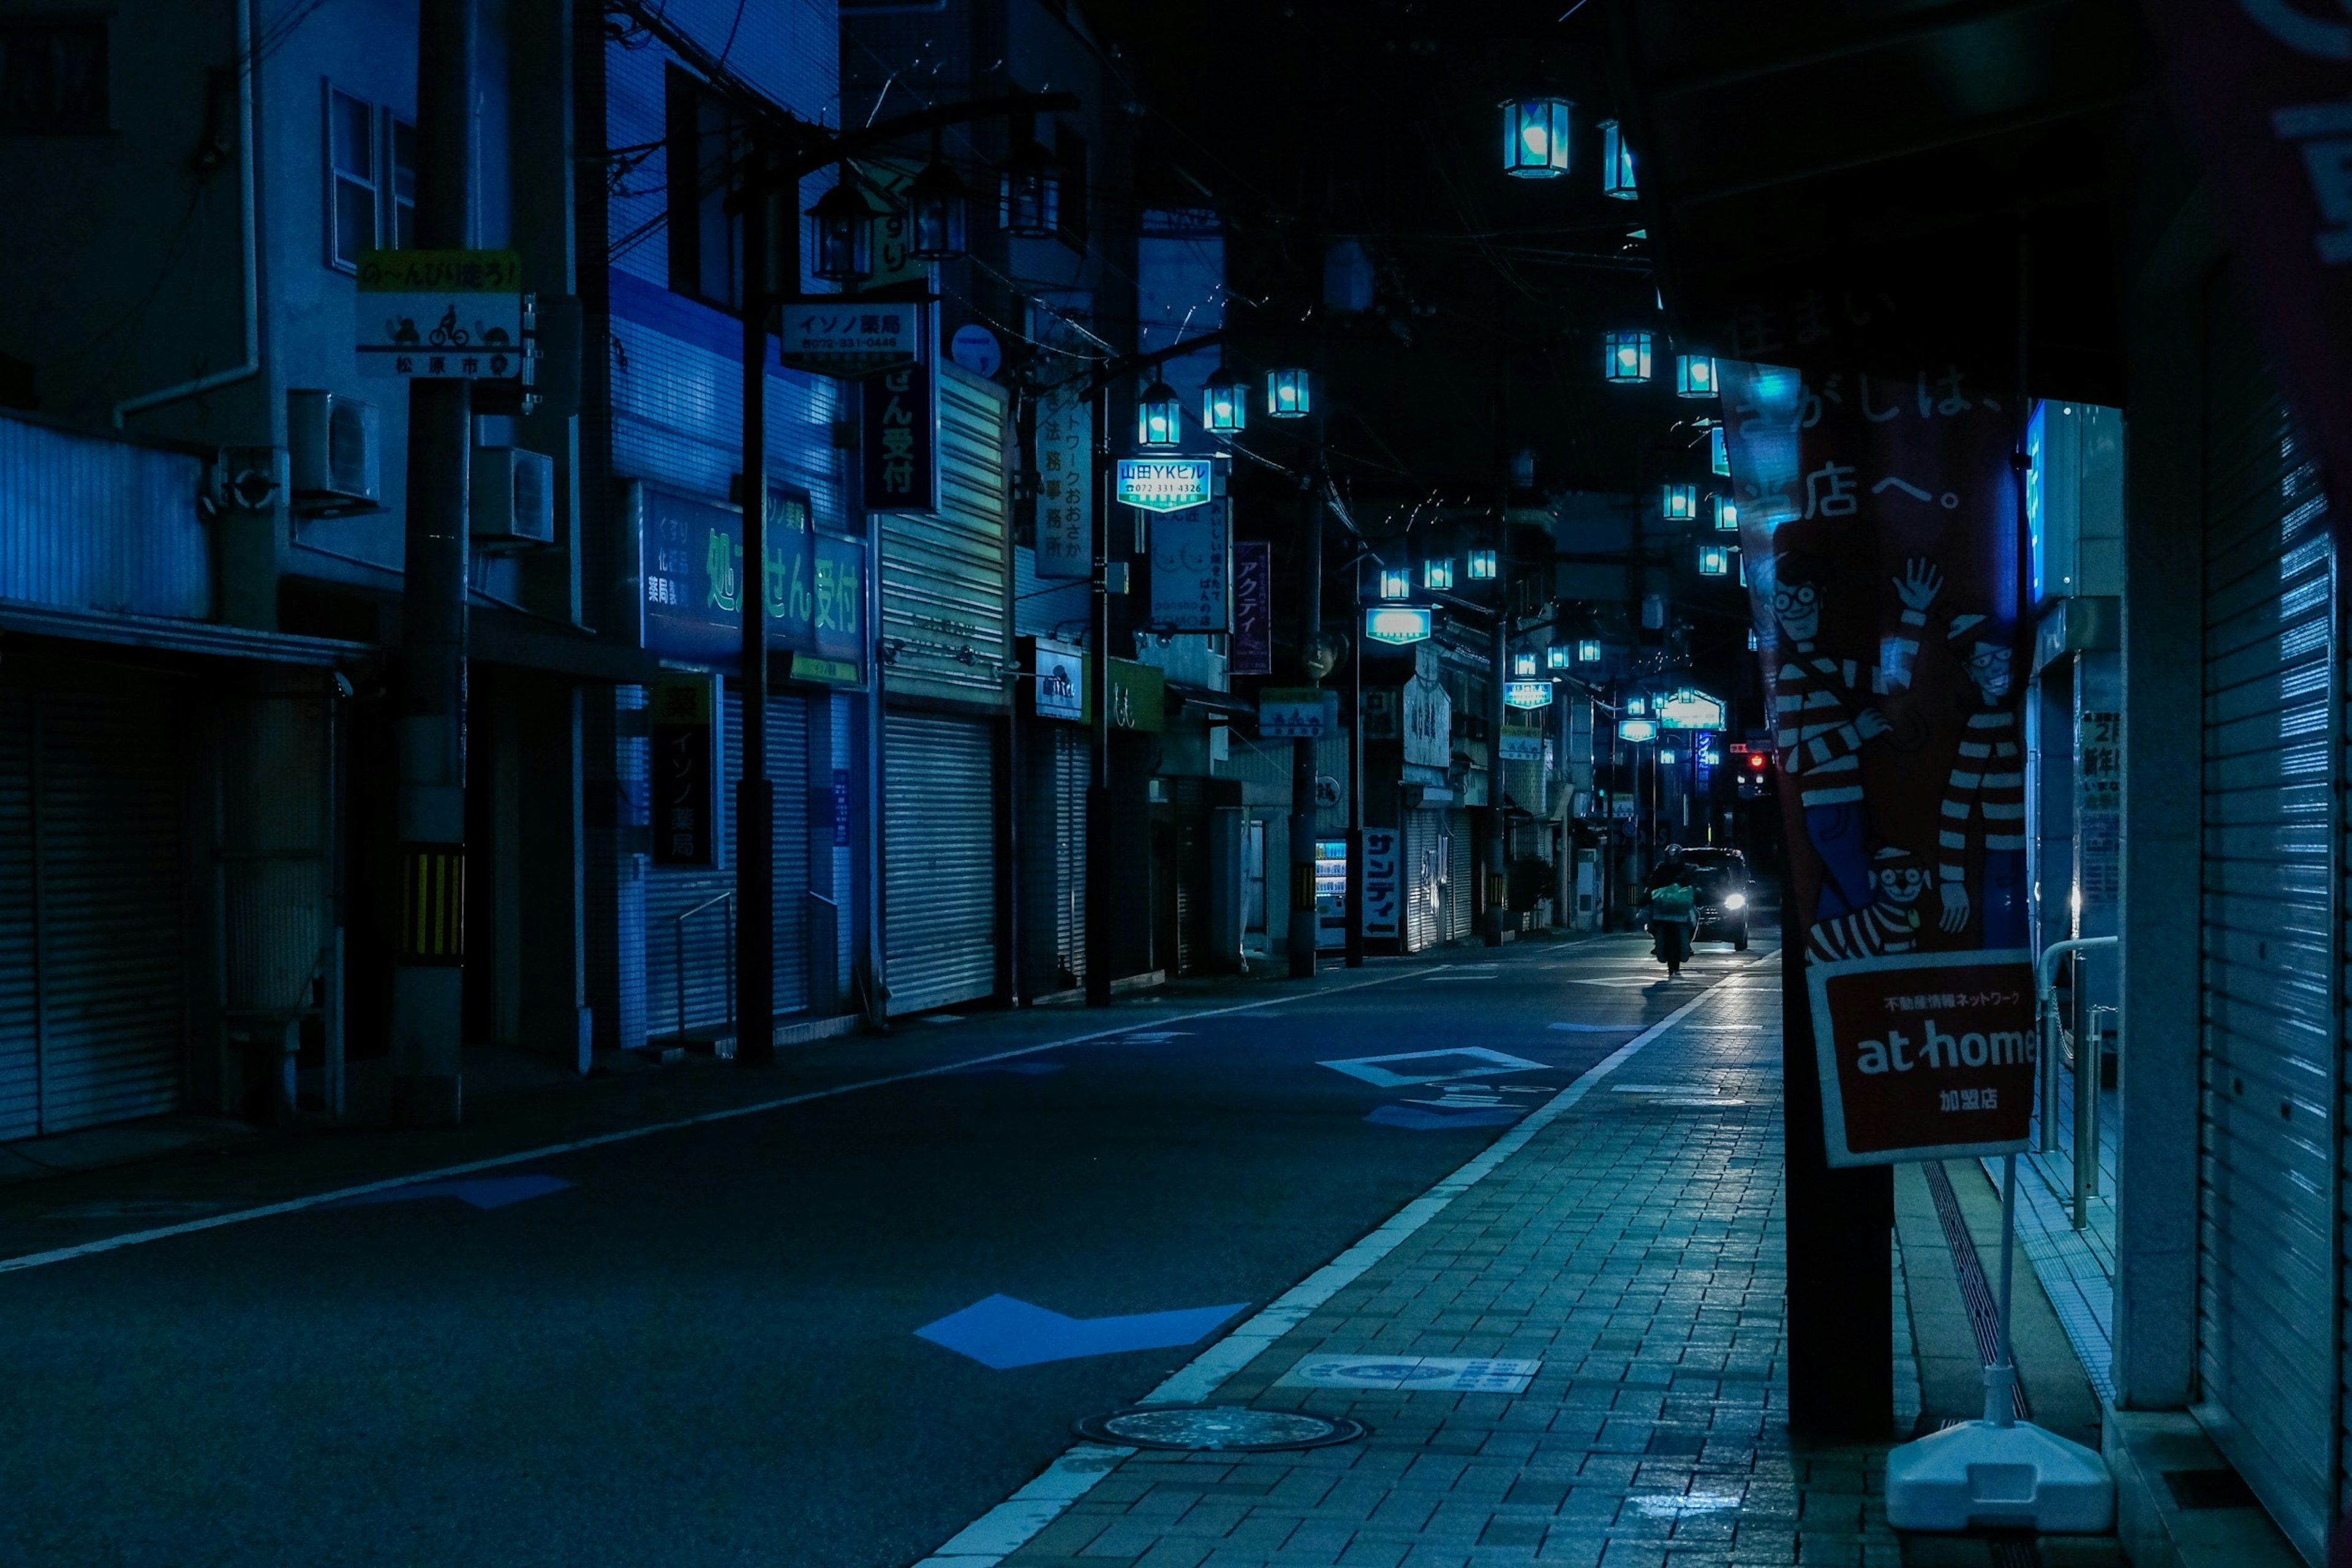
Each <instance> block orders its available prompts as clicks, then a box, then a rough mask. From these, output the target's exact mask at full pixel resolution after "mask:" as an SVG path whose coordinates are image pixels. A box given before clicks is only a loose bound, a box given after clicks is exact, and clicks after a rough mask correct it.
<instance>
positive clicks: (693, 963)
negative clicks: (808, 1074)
mask: <svg viewBox="0 0 2352 1568" xmlns="http://www.w3.org/2000/svg"><path fill="white" fill-rule="evenodd" d="M720 722H721V723H722V724H723V725H724V726H725V731H724V738H723V742H722V744H723V746H724V749H725V755H724V758H723V762H722V766H723V768H724V770H725V772H724V783H723V785H722V788H721V792H720V793H721V799H720V802H719V835H720V838H721V841H722V842H723V843H724V844H725V846H726V853H727V854H728V855H729V856H730V857H731V856H732V855H733V854H734V850H735V789H736V784H737V783H738V782H739V781H740V779H741V778H742V776H743V697H742V693H741V691H740V689H737V688H736V687H735V686H734V685H733V684H732V683H731V682H730V684H729V685H728V688H727V694H726V699H725V701H724V704H723V710H722V715H721V719H720ZM808 758H809V751H808V701H807V700H806V699H804V698H802V697H799V696H797V695H793V694H789V693H783V692H772V693H770V694H769V697H768V777H769V779H770V780H771V781H772V783H773V784H774V785H775V795H776V841H775V854H774V861H775V868H776V869H775V878H776V902H775V921H776V926H775V931H776V939H775V949H776V951H775V975H776V1011H777V1012H779V1013H796V1012H799V1011H801V1010H802V1009H803V1008H805V1007H806V1006H807V1005H808V956H809V955H808V915H809V910H808V887H809V842H808V841H809V836H808V768H809V762H808ZM734 888H735V873H734V871H733V869H732V868H731V861H730V866H729V868H722V869H718V870H698V869H689V868H670V867H662V866H655V867H652V868H650V869H649V870H648V871H647V873H646V914H645V929H646V936H645V947H646V1032H647V1033H648V1034H651V1035H655V1036H664V1035H671V1034H676V1033H677V1032H679V1031H680V1030H681V1029H686V1030H708V1029H712V1028H716V1027H718V1026H721V1025H724V1024H725V1023H726V1022H727V1020H728V1018H729V1017H730V1016H731V1015H732V1013H733V1011H734V1005H735V999H734V996H733V995H732V994H731V993H730V985H729V979H728V976H729V975H730V973H731V969H730V958H729V955H730V952H731V951H732V946H733V942H734V931H733V930H732V927H731V924H730V905H729V904H728V903H727V901H726V900H725V899H724V897H723V895H725V894H727V893H730V892H732V891H733V890H734ZM711 900H719V901H718V902H715V903H714V902H711ZM706 906H707V907H706ZM688 911H698V912H692V913H689V912H688ZM681 916H684V917H685V918H684V919H683V921H681V919H680V917H681Z"/></svg>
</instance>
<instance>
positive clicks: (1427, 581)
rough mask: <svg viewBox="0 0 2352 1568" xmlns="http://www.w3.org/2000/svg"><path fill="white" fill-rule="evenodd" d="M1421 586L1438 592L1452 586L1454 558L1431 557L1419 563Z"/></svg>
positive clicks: (1448, 556) (1445, 556)
mask: <svg viewBox="0 0 2352 1568" xmlns="http://www.w3.org/2000/svg"><path fill="white" fill-rule="evenodd" d="M1421 585H1422V586H1423V587H1424V588H1433V589H1436V590H1438V591H1440V592H1443V591H1444V590H1445V589H1447V588H1451V587H1452V586H1454V557H1452V556H1451V555H1433V556H1431V557H1430V558H1429V559H1428V560H1426V561H1424V562H1423V563H1421Z"/></svg>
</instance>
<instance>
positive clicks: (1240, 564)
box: [1225, 539, 1274, 675]
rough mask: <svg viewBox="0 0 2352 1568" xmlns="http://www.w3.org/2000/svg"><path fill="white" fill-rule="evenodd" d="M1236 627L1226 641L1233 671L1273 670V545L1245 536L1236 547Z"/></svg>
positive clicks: (1258, 672) (1227, 663)
mask: <svg viewBox="0 0 2352 1568" xmlns="http://www.w3.org/2000/svg"><path fill="white" fill-rule="evenodd" d="M1233 551H1234V630H1233V636H1232V637H1229V638H1228V639H1227V640H1226V644H1225V668H1226V671H1227V672H1228V673H1229V674H1233V675H1271V674H1273V673H1274V546H1273V545H1272V544H1271V543H1269V542H1267V541H1265V540H1263V539H1244V540H1237V541H1235V542H1234V547H1233Z"/></svg>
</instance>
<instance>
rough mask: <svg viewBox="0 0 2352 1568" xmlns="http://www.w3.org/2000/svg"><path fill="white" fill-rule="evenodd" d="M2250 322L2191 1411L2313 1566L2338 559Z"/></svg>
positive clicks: (2224, 703)
mask: <svg viewBox="0 0 2352 1568" xmlns="http://www.w3.org/2000/svg"><path fill="white" fill-rule="evenodd" d="M2218 302H2219V301H2218V300H2217V303H2218ZM2240 314H2241V312H2238V311H2234V310H2231V311H2226V312H2225V311H2224V310H2221V309H2217V310H2215V311H2214V312H2213V320H2212V322H2211V325H2210V330H2209V332H2208V342H2209V357H2208V366H2209V369H2208V382H2207V399H2206V419H2205V432H2206V433H2205V498H2204V500H2205V518H2206V534H2205V616H2204V622H2205V624H2204V672H2205V698H2204V724H2203V731H2204V740H2203V784H2204V828H2203V850H2204V854H2203V888H2202V894H2203V896H2202V900H2201V910H2200V938H2201V947H2202V953H2203V965H2202V967H2203V975H2202V986H2201V989H2202V997H2201V1013H2202V1028H2201V1030H2200V1037H2201V1038H2200V1046H2201V1062H2200V1067H2201V1080H2202V1081H2201V1086H2200V1165H2201V1170H2200V1181H2199V1205H2200V1213H2199V1216H2198V1218H2199V1236H2198V1323H2197V1330H2198V1371H2199V1377H2200V1397H2201V1399H2202V1402H2203V1403H2202V1404H2201V1405H2200V1407H2199V1409H2198V1415H2199V1417H2200V1420H2202V1421H2203V1422H2204V1423H2205V1424H2206V1426H2208V1427H2209V1428H2210V1430H2211V1431H2212V1432H2213V1434H2214V1436H2215V1437H2216V1439H2217V1441H2219V1442H2220V1444H2221V1447H2222V1448H2223V1450H2224V1451H2225V1452H2226V1453H2227V1454H2228V1455H2229V1457H2230V1458H2231V1461H2232V1462H2233V1463H2235V1464H2236V1466H2237V1468H2238V1469H2239V1470H2240V1472H2241V1473H2242V1474H2243V1475H2244V1476H2245V1478H2246V1479H2247V1481H2248V1483H2249V1484H2251V1485H2252V1487H2253V1489H2254V1490H2255V1492H2256V1493H2257V1494H2258V1495H2259V1496H2260V1497H2261V1499H2262V1500H2263V1503H2264V1504H2265V1505H2267V1507H2268V1508H2269V1510H2270V1511H2271V1513H2272V1514H2273V1517H2275V1518H2276V1519H2277V1520H2278V1521H2279V1523H2280V1525H2281V1526H2282V1527H2283V1528H2284V1530H2285V1531H2286V1533H2287V1534H2288V1536H2289V1537H2290V1538H2292V1539H2293V1540H2294V1542H2296V1543H2297V1544H2298V1545H2299V1546H2300V1547H2301V1548H2302V1549H2303V1551H2304V1552H2305V1555H2307V1556H2309V1557H2310V1558H2311V1560H2312V1561H2313V1562H2315V1563H2316V1562H2318V1561H2319V1560H2320V1558H2321V1555H2322V1552H2323V1551H2324V1542H2325V1537H2326V1523H2327V1519H2328V1516H2329V1515H2330V1513H2331V1512H2332V1511H2333V1510H2331V1509H2330V1507H2329V1501H2330V1499H2329V1493H2330V1491H2331V1489H2332V1478H2331V1477H2330V1475H2329V1470H2330V1468H2331V1461H2330V1443H2329V1436H2330V1426H2331V1425H2332V1424H2333V1419H2334V1417H2333V1412H2332V1408H2331V1406H2332V1403H2333V1401H2332V1393H2333V1390H2332V1387H2331V1385H2332V1384H2334V1382H2335V1381H2336V1380H2335V1379H2334V1378H2333V1377H2332V1376H2330V1375H2328V1371H2327V1369H2330V1368H2332V1367H2334V1366H2335V1365H2336V1346H2335V1340H2336V1310H2337V1307H2336V1282H2335V1280H2334V1279H2333V1278H2332V1275H2333V1271H2334V1268H2335V1264H2334V1257H2333V1252H2332V1247H2331V1241H2332V1231H2333V1225H2334V1211H2335V1204H2336V1162H2335V1155H2334V1149H2335V1111H2334V1106H2335V1104H2336V1064H2335V1062H2334V1060H2333V1058H2335V1056H2336V1053H2337V1052H2338V1051H2339V1050H2340V1048H2341V1046H2340V1043H2339V1037H2338V1029H2339V1026H2338V1024H2337V1022H2336V1017H2335V1014H2336V1006H2335V1001H2336V987H2335V981H2334V975H2335V972H2336V952H2337V951H2338V950H2337V943H2336V909H2335V900H2334V887H2335V882H2336V875H2337V867H2336V855H2335V844H2336V837H2337V834H2338V832H2339V831H2340V824H2339V823H2338V822H2337V821H2336V813H2335V809H2334V804H2333V797H2334V786H2335V780H2336V772H2337V762H2336V758H2337V748H2338V746H2339V744H2340V740H2341V737H2340V734H2339V731H2338V727H2337V725H2336V722H2335V713H2336V704H2337V702H2338V700H2339V692H2338V683H2337V680H2336V647H2335V646H2334V645H2335V637H2334V627H2335V616H2336V605H2335V595H2334V573H2335V552H2334V549H2333V546H2332V542H2331V540H2330V536H2329V531H2328V524H2327V519H2326V509H2325V504H2324V502H2323V501H2322V500H2321V495H2320V489H2319V481H2318V476H2317V474H2316V472H2315V468H2314V465H2313V463H2312V462H2311V460H2310V459H2309V458H2308V457H2307V456H2306V455H2305V451H2304V449H2303V447H2302V443H2301V441H2300V439H2299V438H2298V437H2296V435H2295V433H2294V429H2293V428H2292V426H2290V425H2289V423H2288V419H2287V416H2286V411H2285V409H2284V405H2282V403H2281V400H2280V398H2279V395H2278V392H2277V389H2276V387H2275V386H2274V385H2273V384H2272V383H2271V380H2270V377H2269V375H2268V374H2267V373H2266V371H2265V370H2264V367H2263V365H2262V364H2261V363H2260V362H2259V360H2258V358H2257V357H2256V351H2255V350H2254V349H2253V348H2252V339H2253V337H2254V334H2253V333H2252V332H2251V331H2244V330H2242V328H2241V327H2240V326H2239V325H2238V321H2239V318H2240Z"/></svg>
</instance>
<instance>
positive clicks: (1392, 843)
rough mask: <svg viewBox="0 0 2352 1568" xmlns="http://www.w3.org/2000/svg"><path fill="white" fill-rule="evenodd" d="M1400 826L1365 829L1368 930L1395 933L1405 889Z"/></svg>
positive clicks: (1373, 933)
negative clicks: (1400, 862)
mask: <svg viewBox="0 0 2352 1568" xmlns="http://www.w3.org/2000/svg"><path fill="white" fill-rule="evenodd" d="M1397 855H1398V846H1397V830H1396V829H1395V828H1393V827H1367V828H1365V829H1364V934H1365V935H1366V936H1371V937H1381V936H1385V937H1393V936H1394V935H1396V934H1397V915H1398V912H1399V910H1400V909H1401V908H1402V903H1403V894H1404V889H1403V887H1402V883H1401V882H1400V880H1399V879H1398V876H1397Z"/></svg>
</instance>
